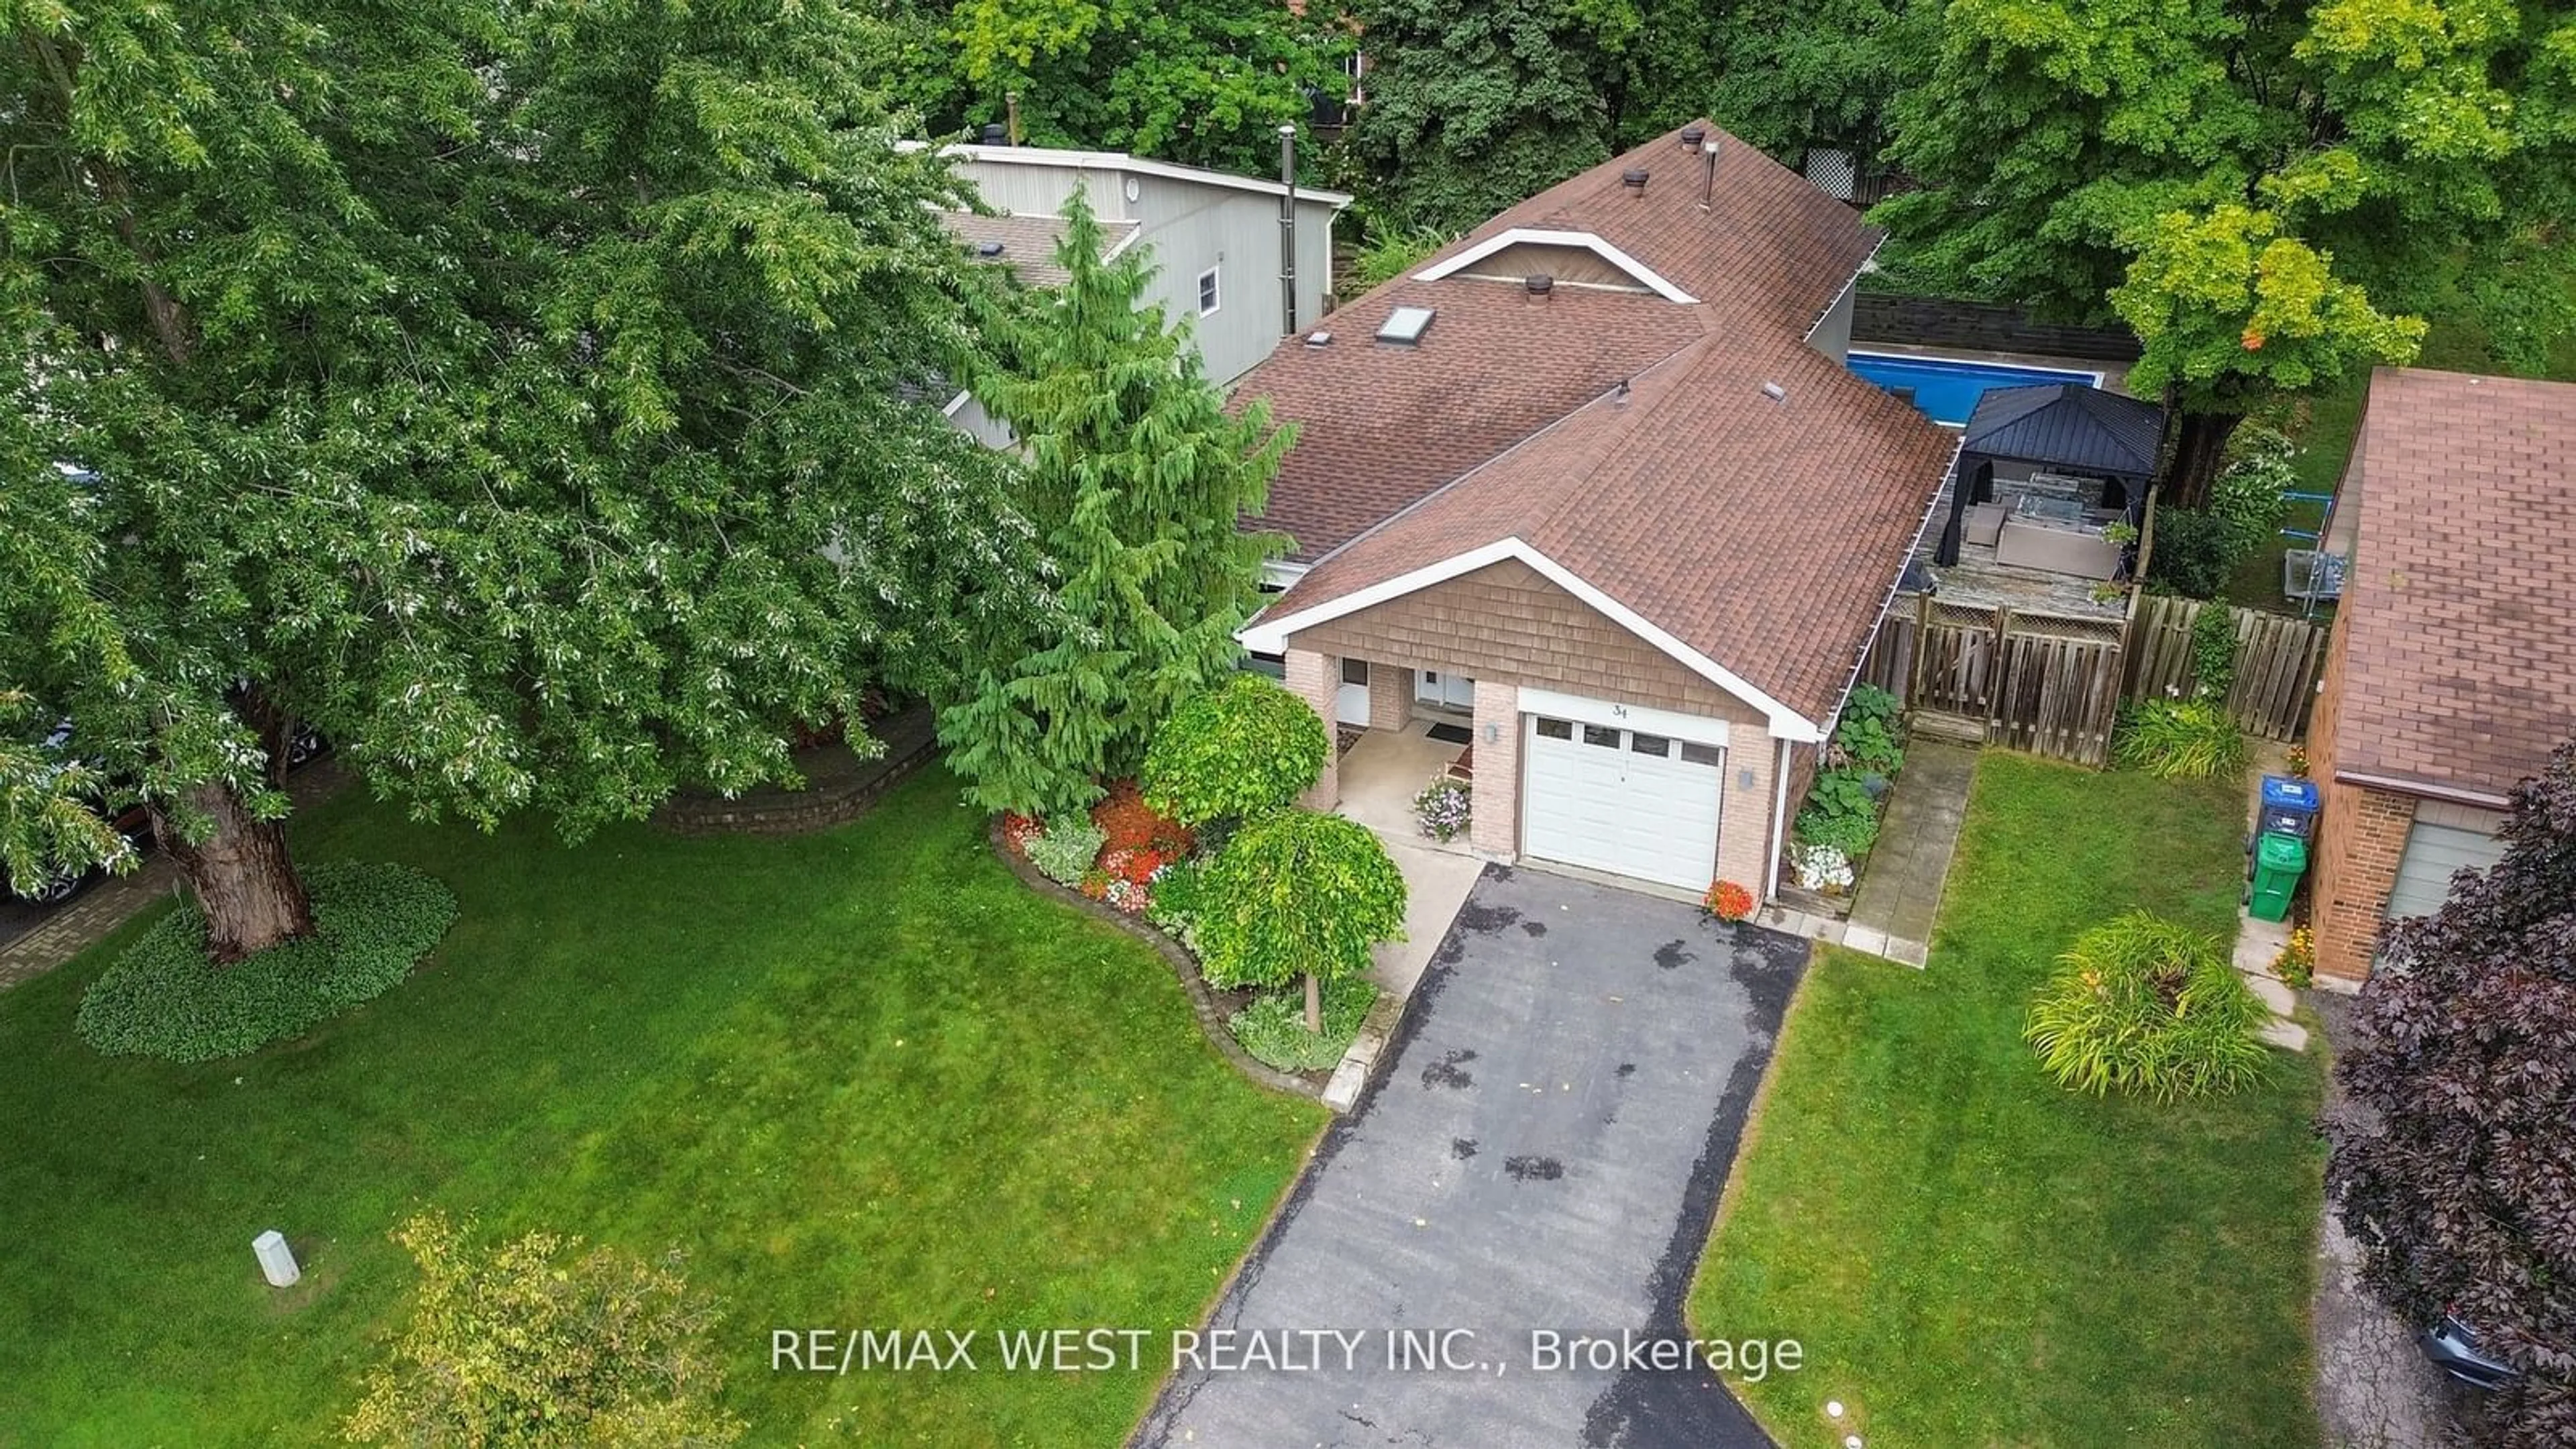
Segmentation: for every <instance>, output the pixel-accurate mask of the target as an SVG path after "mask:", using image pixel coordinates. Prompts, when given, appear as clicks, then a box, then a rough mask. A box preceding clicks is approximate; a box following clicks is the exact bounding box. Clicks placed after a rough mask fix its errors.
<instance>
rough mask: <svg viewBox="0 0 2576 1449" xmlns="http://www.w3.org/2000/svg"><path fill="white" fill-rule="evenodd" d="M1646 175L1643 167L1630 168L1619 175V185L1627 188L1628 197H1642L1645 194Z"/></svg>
mask: <svg viewBox="0 0 2576 1449" xmlns="http://www.w3.org/2000/svg"><path fill="white" fill-rule="evenodd" d="M1646 175H1647V172H1646V168H1645V167H1643V166H1631V167H1629V168H1628V169H1627V170H1625V171H1622V172H1620V173H1619V184H1620V185H1622V186H1624V187H1627V188H1628V194H1629V195H1631V196H1643V195H1645V194H1646Z"/></svg>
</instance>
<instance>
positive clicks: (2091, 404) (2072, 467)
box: [1934, 382, 2165, 564]
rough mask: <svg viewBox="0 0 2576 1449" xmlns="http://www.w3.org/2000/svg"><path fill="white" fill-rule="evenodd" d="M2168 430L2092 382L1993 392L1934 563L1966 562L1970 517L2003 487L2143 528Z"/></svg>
mask: <svg viewBox="0 0 2576 1449" xmlns="http://www.w3.org/2000/svg"><path fill="white" fill-rule="evenodd" d="M2164 431H2165V410H2164V409H2163V408H2161V407H2158V406H2156V405H2155V404H2154V403H2151V402H2144V401H2141V400H2139V399H2137V398H2133V397H2124V396H2122V395H2121V394H2119V393H2115V392H2105V391H2104V390H2102V389H2101V388H2098V387H2092V386H2089V385H2087V384H2084V383H2079V382H2061V383H2048V384H2044V385H2042V386H2038V387H1997V388H1988V389H1987V390H1986V392H1985V395H1984V396H1982V397H1980V398H1978V399H1977V408H1976V411H1975V412H1973V413H1971V414H1970V415H1969V417H1968V423H1967V427H1966V430H1965V434H1964V436H1963V437H1962V438H1961V439H1960V443H1959V461H1958V465H1957V469H1956V471H1955V472H1954V473H1953V475H1952V478H1953V487H1952V488H1951V490H1950V516H1949V521H1948V523H1947V524H1946V525H1945V526H1944V527H1943V529H1942V531H1941V546H1940V549H1939V551H1938V552H1937V553H1936V554H1935V556H1934V557H1935V559H1936V561H1937V562H1939V563H1942V564H1956V563H1957V562H1958V561H1959V548H1960V544H1961V541H1962V534H1963V529H1964V525H1965V522H1966V520H1967V518H1968V513H1969V510H1970V509H1971V508H1972V507H1975V506H1976V505H1979V504H1985V503H1991V502H1993V501H1994V487H1995V484H1996V483H1997V482H1998V481H2002V482H2006V483H2010V484H2017V485H2019V491H2023V492H2031V491H2050V490H2053V491H2059V492H2063V493H2065V494H2067V495H2068V501H2069V502H2071V503H2073V504H2075V505H2077V506H2078V507H2080V508H2081V509H2083V510H2085V511H2087V512H2090V513H2093V514H2095V515H2096V516H2099V515H2101V514H2104V513H2111V512H2116V513H2117V514H2119V515H2120V516H2122V517H2125V518H2126V519H2127V520H2128V521H2129V522H2130V523H2132V524H2135V523H2137V522H2138V521H2139V519H2140V517H2141V516H2142V514H2143V513H2144V511H2145V508H2146V498H2147V487H2148V485H2149V484H2150V483H2151V482H2153V481H2154V479H2155V475H2156V459H2157V457H2158V455H2159V454H2160V453H2161V451H2162V449H2163V445H2164Z"/></svg>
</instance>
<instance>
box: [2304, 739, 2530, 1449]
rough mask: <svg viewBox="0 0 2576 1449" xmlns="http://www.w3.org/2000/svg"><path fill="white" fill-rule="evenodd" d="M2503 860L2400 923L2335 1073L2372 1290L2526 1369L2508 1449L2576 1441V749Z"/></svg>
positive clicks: (2507, 1398) (2345, 1196)
mask: <svg viewBox="0 0 2576 1449" xmlns="http://www.w3.org/2000/svg"><path fill="white" fill-rule="evenodd" d="M2502 833H2503V837H2504V841H2505V853H2504V858H2503V859H2502V860H2500V861H2499V862H2497V864H2496V865H2495V866H2494V867H2493V868H2491V869H2489V870H2487V871H2486V872H2484V873H2483V874H2480V875H2475V876H2471V877H2467V878H2464V879H2461V880H2457V881H2455V882H2454V883H2453V885H2452V887H2451V894H2450V898H2449V899H2448V900H2447V901H2445V902H2444V904H2443V906H2442V909H2441V910H2440V911H2438V912H2437V913H2435V914H2433V915H2431V916H2425V917H2419V918H2415V919H2411V920H2404V921H2399V922H2397V923H2395V924H2394V925H2392V926H2390V927H2389V932H2388V940H2387V943H2386V944H2387V952H2386V958H2385V961H2384V964H2383V965H2382V966H2381V968H2380V969H2379V970H2378V971H2376V972H2375V973H2373V975H2372V977H2371V979H2370V982H2369V984H2368V985H2367V986H2365V987H2364V988H2363V989H2362V995H2361V1006H2360V1010H2359V1012H2358V1014H2357V1016H2356V1025H2357V1027H2358V1031H2359V1042H2358V1044H2357V1045H2356V1046H2355V1047H2354V1048H2353V1049H2352V1050H2351V1051H2350V1052H2349V1053H2347V1054H2346V1055H2345V1057H2344V1059H2343V1061H2342V1062H2341V1063H2340V1064H2339V1065H2338V1067H2337V1071H2338V1072H2339V1074H2340V1075H2341V1076H2342V1078H2343V1082H2344V1084H2345V1086H2346V1087H2348V1088H2349V1089H2350V1090H2351V1092H2352V1095H2353V1098H2354V1100H2355V1101H2356V1102H2358V1103H2359V1104H2361V1105H2362V1106H2363V1107H2365V1108H2367V1109H2368V1112H2369V1116H2370V1117H2371V1118H2374V1119H2376V1120H2375V1121H2369V1122H2366V1123H2343V1124H2333V1125H2331V1126H2330V1128H2329V1130H2330V1132H2331V1134H2332V1136H2333V1139H2334V1158H2333V1165H2332V1168H2331V1170H2330V1182H2331V1184H2332V1186H2333V1188H2334V1190H2335V1192H2336V1194H2337V1196H2338V1199H2339V1202H2340V1207H2341V1211H2342V1213H2343V1219H2344V1222H2345V1224H2346V1226H2348V1227H2349V1228H2350V1229H2351V1230H2352V1233H2353V1236H2354V1237H2355V1238H2356V1239H2358V1240H2359V1241H2360V1243H2361V1244H2362V1246H2363V1248H2364V1249H2365V1250H2366V1252H2367V1255H2368V1256H2367V1259H2366V1266H2367V1273H2368V1278H2369V1281H2370V1282H2371V1284H2372V1285H2373V1286H2374V1287H2375V1288H2377V1289H2378V1291H2379V1292H2380V1293H2382V1294H2383V1295H2385V1296H2386V1297H2387V1299H2388V1300H2389V1301H2390V1302H2391V1303H2392V1304H2394V1305H2396V1306H2397V1308H2398V1309H2399V1310H2400V1311H2402V1312H2403V1313H2405V1314H2406V1315H2407V1316H2408V1317H2409V1318H2410V1319H2413V1320H2415V1321H2418V1322H2429V1321H2430V1320H2431V1318H2432V1316H2433V1315H2434V1314H2435V1313H2437V1312H2440V1311H2442V1310H2443V1309H2444V1308H2446V1307H2448V1308H2451V1309H2452V1310H2453V1311H2455V1312H2457V1313H2458V1314H2459V1316H2460V1317H2461V1318H2462V1319H2464V1320H2466V1321H2467V1322H2468V1323H2469V1324H2471V1325H2472V1326H2473V1328H2474V1329H2475V1331H2476V1332H2477V1334H2478V1336H2479V1341H2480V1343H2481V1345H2482V1346H2483V1347H2485V1348H2486V1349H2487V1350H2488V1351H2489V1352H2491V1353H2495V1354H2498V1355H2500V1356H2501V1357H2503V1358H2504V1359H2505V1360H2506V1361H2507V1362H2509V1363H2511V1364H2513V1365H2514V1366H2516V1367H2517V1368H2520V1369H2521V1370H2522V1371H2523V1373H2524V1378H2523V1380H2522V1382H2521V1383H2519V1384H2517V1385H2515V1386H2514V1387H2512V1388H2510V1389H2508V1390H2507V1391H2506V1392H2505V1394H2504V1395H2503V1398H2502V1401H2501V1403H2500V1405H2499V1406H2498V1409H2499V1412H2498V1426H2499V1428H2500V1429H2501V1430H2502V1431H2503V1434H2504V1438H2503V1439H2502V1440H2501V1441H2500V1442H2510V1443H2514V1444H2527V1445H2543V1444H2565V1443H2568V1442H2570V1441H2571V1440H2576V1131H2571V1130H2570V1124H2571V1123H2576V745H2564V746H2561V747H2560V748H2559V750H2558V751H2557V753H2556V755H2555V756H2553V757H2552V759H2551V761H2550V763H2549V767H2548V769H2547V770H2545V771H2544V772H2543V773H2542V774H2541V775H2540V776H2538V777H2537V778H2535V779H2532V780H2527V781H2525V782H2524V783H2523V784H2522V786H2521V787H2520V788H2519V789H2517V790H2516V791H2515V792H2514V795H2513V811H2512V814H2511V816H2510V817H2509V818H2508V819H2507V821H2506V823H2505V826H2504V829H2503V832H2502Z"/></svg>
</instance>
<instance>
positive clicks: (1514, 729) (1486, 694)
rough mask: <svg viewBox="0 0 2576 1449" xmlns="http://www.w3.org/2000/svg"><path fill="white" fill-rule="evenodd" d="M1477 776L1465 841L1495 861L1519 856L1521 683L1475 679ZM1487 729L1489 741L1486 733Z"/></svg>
mask: <svg viewBox="0 0 2576 1449" xmlns="http://www.w3.org/2000/svg"><path fill="white" fill-rule="evenodd" d="M1474 733H1475V739H1476V746H1475V748H1476V775H1475V781H1474V792H1473V799H1474V810H1475V813H1474V814H1473V815H1472V816H1470V817H1469V820H1468V825H1467V842H1468V843H1469V844H1470V845H1473V846H1475V847H1476V849H1477V850H1479V851H1482V852H1483V853H1485V854H1486V855H1490V856H1493V857H1494V858H1496V859H1497V860H1511V859H1514V858H1516V857H1517V856H1518V855H1519V854H1520V844H1521V842H1520V831H1521V722H1520V686H1518V685H1514V684H1505V683H1503V682H1502V681H1500V680H1486V679H1483V678H1479V679H1478V680H1477V681H1476V722H1475V726H1474ZM1488 733H1491V734H1492V736H1493V738H1492V739H1491V740H1490V741H1489V740H1487V739H1486V738H1485V736H1486V735H1487V734H1488Z"/></svg>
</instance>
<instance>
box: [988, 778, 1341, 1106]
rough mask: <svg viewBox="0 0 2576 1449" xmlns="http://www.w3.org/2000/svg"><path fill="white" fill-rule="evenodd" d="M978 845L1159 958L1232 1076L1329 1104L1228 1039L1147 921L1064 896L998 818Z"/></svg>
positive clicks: (1205, 993) (1182, 955)
mask: <svg viewBox="0 0 2576 1449" xmlns="http://www.w3.org/2000/svg"><path fill="white" fill-rule="evenodd" d="M984 840H985V844H987V845H989V846H990V847H991V848H992V851H993V854H994V856H995V857H996V858H998V859H999V860H1000V861H1001V862H1002V864H1003V865H1004V866H1007V867H1008V868H1009V869H1010V872H1011V874H1012V875H1015V876H1017V877H1019V881H1020V884H1022V885H1024V886H1027V887H1028V888H1029V889H1031V890H1033V891H1036V892H1037V893H1038V894H1040V895H1042V896H1046V897H1048V898H1049V899H1052V900H1057V901H1061V902H1063V903H1064V904H1066V905H1068V906H1071V907H1073V908H1074V909H1075V910H1078V911H1081V912H1082V913H1083V914H1085V915H1088V916H1090V917H1092V918H1094V919H1095V920H1100V921H1105V922H1107V923H1108V924H1110V925H1112V926H1115V927H1117V928H1118V929H1119V930H1121V931H1124V932H1126V933H1127V934H1128V935H1130V936H1133V937H1135V938H1136V939H1137V940H1139V941H1142V942H1144V943H1145V944H1146V945H1148V946H1151V947H1153V948H1154V953H1155V954H1156V955H1158V956H1161V957H1162V958H1163V964H1164V965H1166V966H1169V967H1171V968H1172V974H1173V975H1174V976H1177V977H1179V978H1180V982H1181V989H1182V990H1183V991H1185V992H1187V993H1188V994H1189V998H1190V1014H1191V1015H1193V1016H1195V1017H1197V1018H1198V1023H1199V1031H1200V1032H1201V1034H1203V1035H1205V1036H1206V1037H1207V1039H1208V1041H1209V1042H1210V1043H1211V1044H1213V1045H1214V1046H1215V1047H1216V1049H1217V1051H1218V1052H1219V1053H1221V1054H1223V1056H1224V1057H1225V1059H1226V1061H1228V1062H1229V1063H1231V1064H1232V1065H1233V1067H1234V1069H1235V1070H1236V1071H1238V1072H1241V1073H1242V1074H1243V1075H1244V1076H1246V1077H1248V1078H1250V1079H1251V1080H1252V1081H1254V1082H1256V1083H1259V1084H1260V1085H1262V1086H1265V1087H1268V1088H1270V1089H1272V1090H1273V1091H1280V1092H1293V1093H1295V1094H1296V1095H1298V1096H1300V1097H1315V1098H1325V1100H1327V1101H1329V1098H1326V1097H1325V1090H1324V1089H1323V1088H1320V1087H1317V1086H1316V1085H1315V1084H1314V1083H1312V1082H1309V1081H1307V1080H1306V1079H1305V1078H1303V1077H1299V1076H1293V1075H1291V1074H1289V1073H1287V1072H1283V1071H1280V1070H1278V1069H1277V1068H1275V1067H1268V1066H1264V1065H1262V1064H1261V1062H1259V1061H1258V1060H1256V1059H1255V1058H1254V1057H1253V1055H1252V1054H1251V1053H1250V1052H1247V1051H1245V1050H1244V1049H1243V1045H1242V1043H1240V1042H1237V1041H1236V1040H1235V1039H1234V1033H1233V1032H1231V1031H1228V1030H1227V1029H1226V1025H1225V1016H1224V1014H1223V1013H1222V1012H1220V1011H1219V1010H1218V1009H1217V1003H1216V996H1215V994H1214V993H1213V992H1211V991H1210V990H1209V989H1208V984H1207V982H1206V981H1204V980H1202V979H1201V978H1200V976H1199V963H1198V962H1197V961H1195V960H1193V959H1192V958H1191V956H1190V953H1189V952H1188V951H1185V950H1183V949H1182V948H1181V943H1180V942H1178V941H1175V940H1173V939H1172V938H1171V937H1169V936H1166V935H1164V934H1163V933H1162V931H1161V930H1160V929H1159V928H1157V927H1156V926H1155V925H1154V924H1153V923H1152V922H1151V921H1147V920H1143V919H1140V918H1138V917H1136V916H1131V915H1129V914H1127V913H1126V912H1125V911H1122V910H1120V909H1118V908H1117V907H1116V906H1112V905H1106V904H1104V903H1102V902H1100V901H1095V900H1093V899H1091V898H1090V897H1089V896H1086V895H1084V894H1083V893H1082V892H1080V891H1077V890H1069V889H1067V888H1066V887H1064V886H1060V885H1058V884H1056V883H1055V882H1054V881H1051V880H1049V879H1047V878H1046V875H1045V873H1044V872H1042V871H1040V870H1039V869H1038V868H1037V867H1036V866H1033V865H1031V864H1029V863H1028V862H1027V861H1025V860H1022V859H1021V858H1020V857H1018V856H1016V855H1013V854H1012V853H1011V848H1010V847H1009V846H1008V845H1006V844H1004V843H1003V841H1002V818H1001V817H1000V816H998V815H996V816H994V817H993V819H992V821H991V823H990V824H988V825H987V826H986V827H985V829H984ZM1384 1004H1385V998H1383V997H1380V998H1379V1005H1381V1006H1382V1005H1384ZM1369 1020H1370V1021H1372V1022H1374V1021H1375V1020H1377V1011H1376V1010H1375V1009H1374V1008H1372V1009H1371V1010H1370V1012H1369ZM1367 1035H1368V1027H1367V1026H1365V1025H1363V1026H1362V1027H1361V1028H1360V1036H1361V1038H1362V1039H1365V1038H1366V1037H1367ZM1357 1045H1358V1043H1357V1042H1354V1043H1353V1046H1354V1048H1355V1049H1356V1047H1357ZM1343 1064H1344V1065H1345V1066H1348V1065H1349V1058H1348V1057H1347V1056H1346V1057H1344V1058H1343ZM1334 1075H1335V1078H1336V1080H1338V1079H1339V1077H1340V1073H1339V1072H1336V1073H1335V1074H1334ZM1334 1110H1335V1111H1337V1112H1338V1111H1347V1110H1349V1109H1348V1108H1346V1107H1336V1108H1334Z"/></svg>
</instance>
